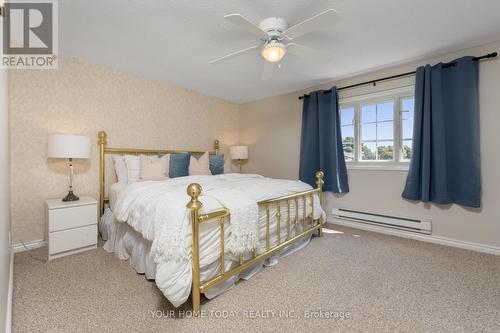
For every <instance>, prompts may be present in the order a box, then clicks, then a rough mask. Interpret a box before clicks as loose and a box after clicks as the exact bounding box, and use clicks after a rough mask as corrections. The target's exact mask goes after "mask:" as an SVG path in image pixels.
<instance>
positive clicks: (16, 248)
mask: <svg viewBox="0 0 500 333" xmlns="http://www.w3.org/2000/svg"><path fill="white" fill-rule="evenodd" d="M24 245H26V247H27V248H28V249H29V250H33V249H38V248H40V247H44V246H47V241H45V240H43V239H38V240H34V241H29V242H25V243H24ZM24 245H23V244H22V243H15V244H13V245H12V250H13V252H14V253H19V252H24V251H28V249H26V247H24Z"/></svg>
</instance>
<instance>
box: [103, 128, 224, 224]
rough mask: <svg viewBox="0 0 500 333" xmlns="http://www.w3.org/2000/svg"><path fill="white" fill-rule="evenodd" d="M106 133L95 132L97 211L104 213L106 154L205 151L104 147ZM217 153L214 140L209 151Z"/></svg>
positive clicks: (196, 153)
mask: <svg viewBox="0 0 500 333" xmlns="http://www.w3.org/2000/svg"><path fill="white" fill-rule="evenodd" d="M107 137H108V135H107V134H106V132H104V131H100V132H99V133H98V134H97V144H98V145H99V212H100V215H102V214H103V213H104V203H105V202H107V201H109V199H108V198H107V197H106V192H105V180H106V160H105V155H106V154H132V155H133V154H135V155H140V154H142V155H154V154H186V153H187V154H193V155H201V154H203V153H205V151H197V150H162V149H142V148H111V147H106V144H107ZM218 153H219V140H215V141H214V150H212V151H209V154H210V155H217V154H218Z"/></svg>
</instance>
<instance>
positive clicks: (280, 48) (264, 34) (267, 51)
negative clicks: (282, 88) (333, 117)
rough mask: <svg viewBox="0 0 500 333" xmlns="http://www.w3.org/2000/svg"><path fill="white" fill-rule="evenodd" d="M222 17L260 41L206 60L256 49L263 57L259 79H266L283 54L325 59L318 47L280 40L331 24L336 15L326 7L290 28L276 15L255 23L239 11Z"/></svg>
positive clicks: (216, 61) (213, 62) (223, 58)
mask: <svg viewBox="0 0 500 333" xmlns="http://www.w3.org/2000/svg"><path fill="white" fill-rule="evenodd" d="M224 18H225V19H227V20H228V21H230V22H232V23H233V24H236V25H238V26H239V27H240V28H243V29H245V30H247V31H248V32H251V33H253V34H254V35H257V36H258V37H259V38H260V40H261V41H262V42H261V43H260V44H258V45H254V46H250V47H247V48H245V49H242V50H239V51H236V52H232V53H229V54H227V55H225V56H223V57H220V58H217V59H214V60H212V61H210V63H211V64H215V63H218V62H220V61H223V60H226V59H229V58H231V57H234V56H237V55H239V54H242V53H245V52H248V51H251V50H255V49H259V48H260V49H261V55H262V57H263V58H264V59H265V61H264V71H263V74H262V79H263V80H267V79H270V78H271V77H272V74H273V71H274V64H275V63H277V62H279V61H280V60H281V59H283V57H284V56H285V55H286V54H287V53H290V54H294V55H297V56H299V57H304V58H308V59H311V60H323V59H325V58H326V57H325V54H323V53H322V52H320V51H318V50H315V49H312V48H310V47H307V46H304V45H301V44H297V43H287V44H285V43H284V41H291V40H293V39H294V38H297V37H300V36H302V35H305V34H308V33H310V32H312V31H314V30H318V29H321V28H324V27H327V26H329V25H331V24H333V23H335V22H336V21H337V19H338V16H337V12H336V11H335V10H334V9H328V10H326V11H324V12H322V13H319V14H317V15H315V16H313V17H311V18H309V19H307V20H305V21H302V22H300V23H298V24H296V25H294V26H291V27H288V24H287V23H286V21H285V20H284V19H282V18H280V17H268V18H266V19H264V20H262V21H261V22H260V23H259V25H256V24H254V23H253V22H251V21H249V20H248V19H246V18H245V17H244V16H242V15H240V14H229V15H226V16H224Z"/></svg>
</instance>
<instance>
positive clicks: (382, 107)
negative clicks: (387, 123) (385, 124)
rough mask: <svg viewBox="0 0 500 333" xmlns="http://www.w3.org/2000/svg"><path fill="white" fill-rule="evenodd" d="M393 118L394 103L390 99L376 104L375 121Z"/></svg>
mask: <svg viewBox="0 0 500 333" xmlns="http://www.w3.org/2000/svg"><path fill="white" fill-rule="evenodd" d="M384 120H394V105H393V102H392V101H388V102H383V103H379V104H377V121H384Z"/></svg>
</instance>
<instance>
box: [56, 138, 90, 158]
mask: <svg viewBox="0 0 500 333" xmlns="http://www.w3.org/2000/svg"><path fill="white" fill-rule="evenodd" d="M47 157H52V158H89V157H90V139H89V138H88V137H86V136H83V135H73V134H50V135H49V141H48V146H47Z"/></svg>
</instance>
